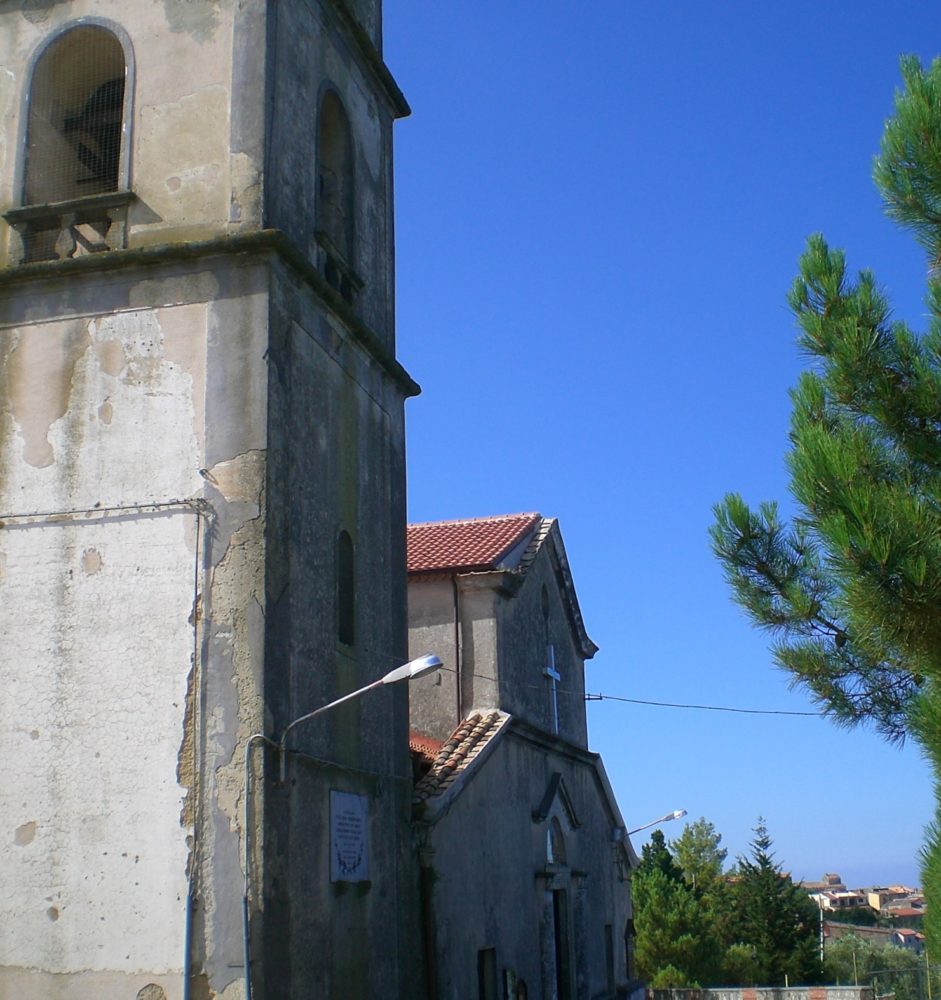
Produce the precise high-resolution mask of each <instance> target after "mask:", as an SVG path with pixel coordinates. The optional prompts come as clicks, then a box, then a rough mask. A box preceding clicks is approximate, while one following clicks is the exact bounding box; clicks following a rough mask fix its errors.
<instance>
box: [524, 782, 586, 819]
mask: <svg viewBox="0 0 941 1000" xmlns="http://www.w3.org/2000/svg"><path fill="white" fill-rule="evenodd" d="M556 802H558V803H559V804H560V805H561V806H562V809H563V810H564V812H565V815H566V817H567V819H568V821H569V824H570V825H571V827H572V829H574V830H577V829H578V827H580V826H581V825H582V824H581V822H580V821H579V819H578V815H577V814H576V812H575V806H574V804H573V803H572V797H571V796H570V795H569V793H568V789H567V788H566V787H565V779H564V778H563V777H562V772H561V771H556V772H555V773H554V774H553V775H552V777H551V778H550V779H549V784H548V785H547V786H546V791H545V794H544V795H543V797H542V801H541V802H540V803H539V807H538V808H537V809H536V810H535V812H534V813H533V822H534V823H544V822H545V821H546V819H548V817H549V815H550V814H551V812H552V807H553V806H554V805H555V803H556Z"/></svg>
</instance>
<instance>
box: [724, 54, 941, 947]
mask: <svg viewBox="0 0 941 1000" xmlns="http://www.w3.org/2000/svg"><path fill="white" fill-rule="evenodd" d="M901 71H902V78H903V83H904V86H903V88H902V89H901V90H900V91H899V92H898V94H897V95H896V102H895V114H894V116H893V118H892V119H890V120H889V121H888V122H887V123H886V126H885V131H884V135H883V139H882V147H881V153H880V155H879V156H878V157H877V159H876V162H875V167H874V179H875V182H876V184H877V186H878V188H879V190H880V192H881V193H882V196H883V199H884V202H885V207H886V211H887V213H888V214H889V216H890V217H891V218H893V219H895V220H896V221H897V222H898V223H899V224H900V225H902V226H903V227H905V228H907V229H909V230H911V232H912V233H913V234H914V236H915V238H916V239H917V240H918V242H919V243H920V244H921V245H922V246H923V247H924V249H925V251H926V253H927V257H928V292H927V303H928V307H929V310H930V322H929V326H928V329H927V330H926V331H925V332H924V333H923V334H920V335H919V334H916V333H915V332H913V331H912V330H911V329H910V328H909V327H908V326H906V325H905V324H904V323H901V322H895V321H893V320H892V319H891V313H890V308H889V303H888V300H887V298H886V296H885V294H884V293H883V292H882V290H881V289H880V288H879V286H878V285H877V283H876V280H875V278H874V276H873V275H872V274H871V273H870V272H868V271H863V272H861V273H860V274H858V275H857V276H856V277H855V278H850V277H848V276H847V273H846V261H845V257H844V255H843V253H842V252H841V251H839V250H835V249H832V248H831V247H830V246H829V245H828V244H827V243H826V241H825V240H824V238H823V237H822V236H819V235H817V236H813V237H811V238H810V240H809V241H808V244H807V249H806V251H805V253H804V255H803V257H802V258H801V261H800V270H799V274H798V276H797V278H796V280H795V282H794V285H793V287H792V289H791V292H790V295H789V297H788V301H789V304H790V306H791V309H792V310H793V312H794V314H795V316H796V318H797V322H798V326H799V329H800V337H799V344H800V347H801V349H802V350H803V351H804V352H805V353H806V355H807V357H808V359H809V361H810V363H811V367H810V369H809V370H808V371H806V372H805V373H804V374H803V375H802V376H801V378H800V381H799V383H798V385H797V387H796V388H795V389H794V390H793V391H792V393H791V397H792V403H793V411H792V418H791V430H790V452H789V454H788V466H789V470H790V474H791V491H792V493H793V496H794V499H795V500H796V502H797V506H798V514H797V516H796V518H795V519H794V521H793V523H791V524H785V523H782V521H781V519H780V517H779V515H778V510H777V507H776V506H775V505H774V504H771V503H766V504H762V505H761V506H760V507H759V508H758V509H757V510H752V509H751V508H750V507H748V505H747V504H746V503H745V502H744V501H743V500H742V499H741V497H739V496H738V495H736V494H729V495H728V496H726V498H725V499H724V500H723V502H722V503H720V504H719V505H718V506H717V507H716V509H715V514H716V519H715V523H714V525H713V527H712V542H713V549H714V551H715V553H716V555H717V556H718V558H719V559H720V561H721V562H722V564H723V566H724V569H725V572H726V577H727V579H728V581H729V583H730V584H731V587H732V591H733V595H734V597H735V599H736V600H737V601H738V602H739V603H740V604H741V605H742V607H743V608H744V609H745V610H746V612H747V613H748V614H749V616H750V617H751V618H752V620H753V621H754V622H755V623H756V624H757V625H758V626H759V627H761V628H763V629H766V630H768V631H769V632H770V633H771V634H772V635H773V636H774V646H773V649H774V655H775V658H776V660H777V662H778V663H779V664H780V665H781V666H782V667H783V668H784V669H785V670H787V671H788V672H789V673H790V674H791V677H792V680H793V683H794V684H797V685H800V686H802V687H804V688H806V689H807V690H808V691H809V692H810V694H811V695H812V696H813V697H814V699H815V700H816V701H817V703H818V704H819V705H820V706H821V707H822V708H823V709H824V711H825V712H827V713H828V714H829V715H830V716H831V717H832V718H833V719H834V720H835V721H836V722H837V723H840V724H843V725H856V724H858V723H864V722H868V723H871V724H873V725H874V726H875V727H876V729H877V730H878V731H879V732H881V733H882V734H883V735H884V736H886V737H887V738H888V739H889V740H893V741H901V740H902V739H903V738H904V737H905V736H906V735H911V736H913V737H914V738H915V739H916V740H917V741H918V742H919V743H920V745H921V746H922V747H923V748H924V750H925V752H926V755H927V757H928V759H929V760H930V761H931V763H932V764H933V766H934V768H935V774H936V776H937V777H936V791H937V793H938V801H939V802H941V61H939V60H935V61H934V62H933V63H932V64H931V66H930V67H929V68H928V69H925V68H924V67H923V66H922V65H921V64H920V63H919V61H918V60H917V59H915V58H910V57H907V58H903V59H902V62H901ZM922 874H923V882H924V887H925V890H926V894H927V895H928V907H927V908H928V913H929V918H928V922H927V927H926V929H927V932H928V933H927V936H928V944H929V949H930V952H931V954H932V956H933V957H936V956H939V955H941V813H939V819H938V820H937V821H936V822H935V824H934V825H933V826H932V828H931V829H929V831H928V842H927V844H926V847H925V853H924V859H923V871H922ZM931 913H933V914H934V918H933V919H932V918H931V917H930V914H931Z"/></svg>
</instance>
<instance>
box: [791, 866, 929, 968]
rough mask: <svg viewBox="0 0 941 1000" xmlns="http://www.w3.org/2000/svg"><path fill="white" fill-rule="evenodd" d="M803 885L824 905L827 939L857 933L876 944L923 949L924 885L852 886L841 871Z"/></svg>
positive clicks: (830, 939) (858, 935)
mask: <svg viewBox="0 0 941 1000" xmlns="http://www.w3.org/2000/svg"><path fill="white" fill-rule="evenodd" d="M800 885H801V887H802V888H803V889H805V890H806V891H807V893H808V894H809V896H810V898H811V899H812V900H814V902H815V903H816V904H817V906H819V907H820V913H821V917H822V918H824V919H823V929H824V937H825V939H826V940H827V941H836V940H838V939H839V938H841V937H845V936H846V935H847V934H855V935H856V936H857V937H859V938H862V939H864V940H867V941H870V942H871V943H872V944H875V945H886V944H892V945H895V946H896V947H898V948H905V949H907V950H909V951H913V952H915V953H916V954H918V955H921V954H922V953H923V951H924V940H925V939H924V935H923V934H922V933H921V932H920V930H919V928H920V927H921V921H922V918H923V917H924V915H925V897H924V894H923V893H922V890H921V889H918V888H912V887H911V886H907V885H889V886H872V887H871V888H865V889H849V888H847V886H846V885H845V884H844V882H843V880H842V879H841V878H840V876H839V875H837V874H826V875H824V876H823V879H822V880H821V881H820V882H801V883H800Z"/></svg>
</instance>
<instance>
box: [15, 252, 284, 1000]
mask: <svg viewBox="0 0 941 1000" xmlns="http://www.w3.org/2000/svg"><path fill="white" fill-rule="evenodd" d="M207 297H208V300H207ZM87 300H91V301H94V302H95V303H96V305H97V306H98V309H97V310H96V311H94V312H88V311H87V309H86V301H87ZM267 302H268V278H267V269H266V267H265V266H264V265H263V264H261V265H257V266H256V265H252V264H250V263H249V262H246V261H242V260H238V261H228V260H224V259H223V260H220V261H216V262H209V263H202V264H200V265H195V266H194V265H187V266H186V267H185V268H184V269H182V270H181V269H180V267H179V266H178V265H164V266H155V267H152V268H150V269H148V270H147V271H146V272H144V273H141V272H127V271H119V272H105V273H102V274H101V275H92V276H90V277H89V276H86V277H85V280H84V281H83V282H82V283H81V285H75V284H74V283H72V282H70V281H69V280H59V281H54V280H53V281H46V282H27V283H24V284H23V285H21V286H13V287H9V286H8V287H7V288H5V289H4V295H3V301H2V306H0V522H2V526H0V636H2V637H3V643H2V647H0V649H2V663H3V667H4V670H3V674H4V686H5V691H4V698H3V699H0V762H2V766H3V767H4V771H5V773H6V774H7V775H8V780H7V781H5V782H3V783H2V784H0V815H2V816H3V817H4V822H3V827H4V829H5V830H6V833H5V834H3V835H2V839H0V872H2V875H3V884H4V886H5V887H6V888H7V891H6V892H5V894H4V895H3V898H2V899H0V924H2V926H4V928H6V930H5V932H4V934H3V935H0V998H3V1000H6V998H7V997H11V998H12V997H17V998H18V1000H19V998H21V997H24V996H26V997H31V996H35V997H43V998H47V997H48V998H59V997H62V998H69V1000H73V998H74V1000H79V998H82V1000H84V998H85V997H88V998H91V997H101V996H108V997H109V998H110V997H116V998H123V997H127V998H129V1000H135V998H136V997H138V995H139V994H140V996H141V997H142V998H143V1000H161V998H163V997H164V996H165V997H167V998H170V1000H175V998H177V997H179V996H180V988H181V979H182V977H181V972H182V966H183V935H184V900H185V896H186V892H187V879H186V875H187V869H188V866H189V865H192V864H195V870H196V874H197V883H196V885H197V893H198V908H197V916H196V922H195V931H196V935H195V939H196V944H195V947H194V973H197V974H200V975H202V976H203V977H204V987H203V992H202V993H199V992H198V991H197V995H198V996H200V997H202V996H207V997H208V996H222V995H223V994H224V993H225V994H226V995H227V996H232V995H233V993H232V991H233V990H234V991H235V995H238V993H239V991H240V990H241V986H240V983H239V980H240V978H241V968H240V966H241V924H240V918H241V912H240V897H241V879H242V867H241V862H240V830H241V809H242V770H241V761H242V758H241V753H240V751H239V749H238V748H239V747H240V746H241V745H242V743H243V742H244V739H245V738H246V736H247V735H248V734H249V733H251V732H254V731H256V730H257V729H259V728H261V727H262V725H263V721H262V716H261V712H262V709H261V677H262V656H263V648H264V510H265V477H266V445H267V429H266V421H265V414H266V408H267V391H266V382H267V365H266V361H265V351H266V346H267V309H268V305H267ZM42 314H45V315H42ZM193 500H199V501H201V502H204V503H207V504H208V505H207V506H205V507H204V508H203V509H204V510H205V511H206V516H202V517H197V513H196V510H195V508H194V507H192V506H190V505H187V504H186V503H179V502H174V501H187V502H189V501H193ZM139 505H156V506H155V507H154V506H144V507H143V508H141V507H140V506H139ZM161 505H164V506H161ZM112 508H117V509H112ZM76 510H82V511H85V513H82V514H77V515H76V514H70V513H68V512H70V511H76ZM21 515H34V516H30V517H24V516H21ZM47 515H52V516H47ZM197 591H198V593H197ZM194 657H195V662H196V663H197V667H196V669H195V670H194ZM197 722H198V723H199V725H198V726H197ZM197 734H198V735H197ZM198 762H201V764H202V766H201V768H199V769H198V770H197V764H198ZM197 830H198V831H199V833H200V835H201V848H200V849H199V850H198V851H197V852H196V853H195V854H194V839H193V838H194V836H195V834H196V832H197ZM150 987H153V989H151V991H150V992H149V993H148V992H146V990H147V989H148V988H150ZM158 989H159V990H161V991H162V992H155V991H156V990H158ZM24 990H25V992H24ZM141 991H145V992H141ZM226 991H228V992H226Z"/></svg>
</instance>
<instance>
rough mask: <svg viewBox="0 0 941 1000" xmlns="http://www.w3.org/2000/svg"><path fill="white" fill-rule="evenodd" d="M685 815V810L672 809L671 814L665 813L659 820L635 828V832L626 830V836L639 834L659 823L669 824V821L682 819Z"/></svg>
mask: <svg viewBox="0 0 941 1000" xmlns="http://www.w3.org/2000/svg"><path fill="white" fill-rule="evenodd" d="M685 815H686V810H685V809H674V810H673V812H671V813H667V814H666V816H661V817H660V819H654V820H651V821H650V822H649V823H644V825H643V826H639V827H637V829H636V830H628V831H627V835H628V836H630V835H631V834H632V833H640V831H641V830H646V829H647V828H648V827H650V826H659V825H660V824H661V823H669V822H670V820H671V819H682V818H683V817H684V816H685Z"/></svg>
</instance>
